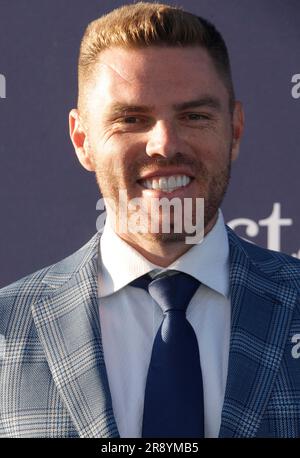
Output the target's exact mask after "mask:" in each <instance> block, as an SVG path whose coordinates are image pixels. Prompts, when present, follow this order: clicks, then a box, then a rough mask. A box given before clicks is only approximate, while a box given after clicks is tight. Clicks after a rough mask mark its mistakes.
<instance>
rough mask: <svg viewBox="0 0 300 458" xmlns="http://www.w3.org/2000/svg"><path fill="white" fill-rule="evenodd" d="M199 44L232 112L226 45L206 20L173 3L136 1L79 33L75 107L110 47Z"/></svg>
mask: <svg viewBox="0 0 300 458" xmlns="http://www.w3.org/2000/svg"><path fill="white" fill-rule="evenodd" d="M114 46H116V47H117V46H118V47H124V48H135V49H136V48H145V47H148V46H172V47H176V46H181V47H184V46H201V47H202V48H204V49H206V50H207V52H208V54H209V55H210V57H211V59H212V61H213V62H214V65H215V68H216V70H217V72H218V74H219V75H220V77H221V78H222V80H223V82H224V84H225V85H226V87H227V89H228V92H229V103H230V110H231V112H232V111H233V105H234V89H233V83H232V76H231V68H230V61H229V56H228V51H227V47H226V44H225V42H224V40H223V38H222V36H221V34H220V33H219V32H218V31H217V29H216V28H215V26H214V25H213V24H211V23H210V22H209V21H207V20H206V19H204V18H202V17H200V16H195V15H194V14H191V13H188V12H186V11H184V10H183V9H181V8H179V7H175V6H170V5H165V4H161V3H145V2H139V3H135V4H130V5H125V6H122V7H120V8H117V9H115V10H113V11H111V12H110V13H108V14H106V15H104V16H101V17H100V18H98V19H96V20H94V21H92V22H91V23H90V24H89V25H88V26H87V28H86V30H85V33H84V35H83V38H82V41H81V45H80V53H79V62H78V106H79V107H80V105H81V104H82V103H81V102H82V99H83V88H84V83H85V82H86V81H87V80H88V79H89V78H91V77H92V75H93V70H94V65H95V63H96V62H97V60H98V57H99V54H100V53H101V52H102V51H103V50H105V49H107V48H110V47H114Z"/></svg>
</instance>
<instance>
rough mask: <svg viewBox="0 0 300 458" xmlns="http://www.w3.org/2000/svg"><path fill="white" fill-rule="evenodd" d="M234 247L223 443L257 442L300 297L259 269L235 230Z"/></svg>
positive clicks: (231, 258) (222, 421)
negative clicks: (239, 439) (240, 439)
mask: <svg viewBox="0 0 300 458" xmlns="http://www.w3.org/2000/svg"><path fill="white" fill-rule="evenodd" d="M229 243H230V285H231V306H232V316H231V338H230V351H229V364H228V377H227V385H226V391H225V399H224V405H223V410H222V420H221V428H220V434H219V437H254V436H255V435H256V432H257V430H258V428H259V425H260V421H261V419H262V416H263V413H264V410H265V407H266V405H267V402H268V399H269V396H270V394H271V390H272V387H273V383H274V380H275V377H276V374H277V371H278V369H279V366H280V362H281V358H282V356H283V352H284V348H285V345H286V341H287V337H288V331H289V325H290V321H291V318H292V313H293V308H294V305H295V303H296V299H297V291H295V290H294V289H293V288H291V287H289V286H286V285H285V284H284V283H280V282H279V281H274V280H273V279H272V276H270V275H268V274H265V273H264V272H263V271H262V270H261V269H259V268H258V265H259V261H258V262H257V263H253V262H252V260H251V257H250V256H249V254H247V253H246V251H245V249H244V247H243V246H242V244H241V242H240V240H239V238H238V237H237V236H236V235H235V234H234V233H233V232H231V231H230V230H229ZM253 250H255V248H253ZM260 261H261V260H260ZM277 270H278V269H277Z"/></svg>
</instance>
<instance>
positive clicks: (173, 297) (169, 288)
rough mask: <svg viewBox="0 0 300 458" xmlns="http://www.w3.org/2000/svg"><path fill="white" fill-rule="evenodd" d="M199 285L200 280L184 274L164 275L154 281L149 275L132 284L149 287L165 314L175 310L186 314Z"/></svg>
mask: <svg viewBox="0 0 300 458" xmlns="http://www.w3.org/2000/svg"><path fill="white" fill-rule="evenodd" d="M199 284H200V282H199V281H198V280H196V279H195V278H194V277H192V276H191V275H188V274H186V273H184V272H178V273H176V274H174V275H162V276H160V277H158V278H155V279H154V280H152V281H151V278H150V276H149V275H148V274H147V275H143V277H140V278H138V279H137V280H135V281H133V282H132V286H137V287H139V288H144V289H147V287H148V291H149V293H150V295H151V296H152V298H153V299H154V300H155V301H156V302H157V303H158V304H159V305H160V307H161V308H162V310H163V312H164V313H166V312H169V311H173V310H181V311H184V312H185V311H186V309H187V306H188V305H189V303H190V301H191V299H192V297H193V296H194V294H195V292H196V290H197V288H198V287H199Z"/></svg>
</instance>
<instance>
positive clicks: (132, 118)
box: [123, 116, 141, 124]
mask: <svg viewBox="0 0 300 458" xmlns="http://www.w3.org/2000/svg"><path fill="white" fill-rule="evenodd" d="M140 121H141V120H140V119H139V118H138V117H137V116H126V117H125V118H123V122H124V123H125V124H137V123H138V122H140Z"/></svg>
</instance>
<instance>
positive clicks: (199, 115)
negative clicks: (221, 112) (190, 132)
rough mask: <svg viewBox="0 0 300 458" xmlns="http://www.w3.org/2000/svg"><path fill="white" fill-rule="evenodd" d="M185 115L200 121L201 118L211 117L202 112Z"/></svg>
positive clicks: (192, 119)
mask: <svg viewBox="0 0 300 458" xmlns="http://www.w3.org/2000/svg"><path fill="white" fill-rule="evenodd" d="M185 117H186V118H188V119H189V120H191V121H199V120H207V119H209V117H208V116H207V115H204V114H200V113H187V114H186V115H185Z"/></svg>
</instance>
